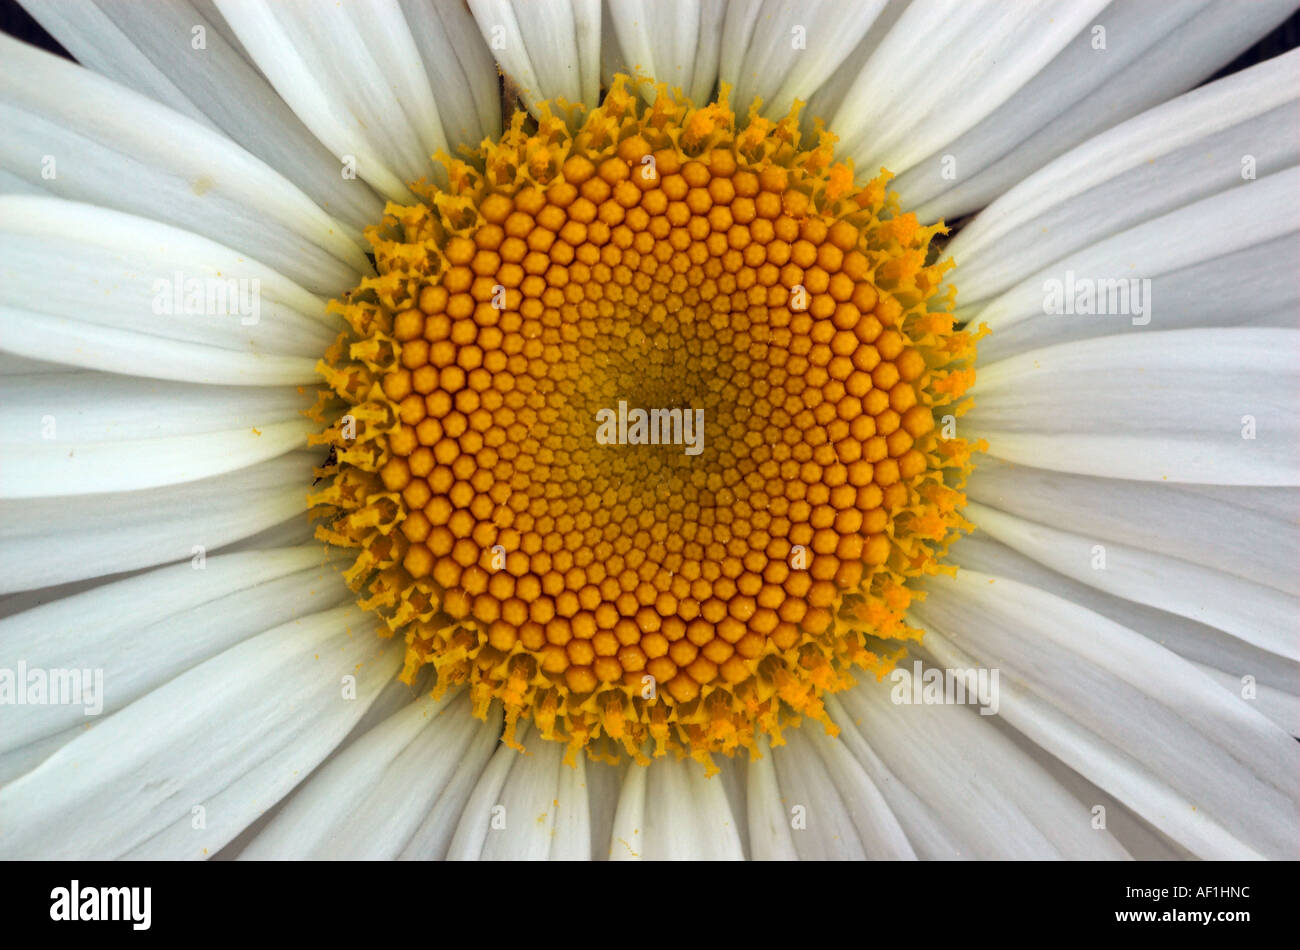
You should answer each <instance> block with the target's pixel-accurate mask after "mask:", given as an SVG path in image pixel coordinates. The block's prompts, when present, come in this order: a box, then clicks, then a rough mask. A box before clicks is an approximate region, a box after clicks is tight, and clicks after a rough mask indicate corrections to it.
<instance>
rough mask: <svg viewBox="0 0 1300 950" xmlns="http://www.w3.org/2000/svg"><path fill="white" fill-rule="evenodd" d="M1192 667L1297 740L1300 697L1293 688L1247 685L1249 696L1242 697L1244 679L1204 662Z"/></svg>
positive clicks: (1256, 684) (1299, 719) (1299, 735)
mask: <svg viewBox="0 0 1300 950" xmlns="http://www.w3.org/2000/svg"><path fill="white" fill-rule="evenodd" d="M1192 665H1193V666H1195V667H1196V668H1197V669H1198V670H1200V671H1201V672H1202V673H1204V674H1205V675H1206V676H1208V677H1209V678H1210V679H1212V680H1214V682H1216V683H1218V684H1219V685H1220V686H1222V687H1223V688H1224V689H1226V690H1227V691H1228V693H1229V694H1230V695H1232V696H1235V697H1237V698H1238V699H1239V700H1241V701H1242V702H1243V703H1246V704H1247V705H1248V706H1252V707H1254V708H1256V709H1258V710H1259V712H1260V714H1261V715H1263V716H1265V717H1267V718H1268V719H1269V720H1270V721H1272V722H1274V723H1276V724H1277V725H1278V726H1279V727H1280V728H1281V729H1283V730H1285V731H1286V734H1287V735H1289V736H1293V737H1297V738H1300V696H1298V695H1297V694H1296V691H1295V690H1294V689H1292V690H1289V691H1288V690H1282V689H1274V688H1273V687H1272V686H1265V685H1262V684H1260V683H1254V682H1251V683H1250V684H1249V685H1250V693H1251V695H1243V694H1244V693H1246V692H1247V682H1246V680H1247V678H1246V677H1244V676H1238V675H1237V674H1235V673H1228V672H1226V671H1224V670H1219V669H1215V668H1214V667H1213V666H1206V665H1205V664H1204V663H1193V664H1192Z"/></svg>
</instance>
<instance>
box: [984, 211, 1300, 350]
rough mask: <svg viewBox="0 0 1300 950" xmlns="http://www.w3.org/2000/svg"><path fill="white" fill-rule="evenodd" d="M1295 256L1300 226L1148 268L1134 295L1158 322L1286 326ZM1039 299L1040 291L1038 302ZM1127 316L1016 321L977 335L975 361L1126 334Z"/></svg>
mask: <svg viewBox="0 0 1300 950" xmlns="http://www.w3.org/2000/svg"><path fill="white" fill-rule="evenodd" d="M1297 258H1300V229H1298V230H1295V231H1292V232H1290V233H1289V234H1285V235H1283V236H1281V237H1276V238H1272V239H1271V240H1265V241H1263V242H1262V243H1259V244H1253V245H1251V246H1249V247H1243V248H1241V249H1240V250H1238V251H1232V252H1229V253H1224V254H1219V253H1217V252H1212V256H1209V257H1206V258H1205V259H1204V260H1200V261H1196V262H1194V263H1191V264H1188V265H1187V266H1185V267H1178V268H1177V269H1175V270H1170V271H1165V272H1163V273H1160V274H1156V275H1155V276H1154V277H1151V278H1149V279H1150V281H1151V283H1150V285H1149V288H1148V289H1145V290H1143V291H1142V297H1143V299H1144V300H1147V301H1151V302H1153V303H1152V309H1153V311H1154V313H1155V314H1158V315H1159V318H1160V322H1159V325H1158V327H1159V329H1165V330H1170V329H1179V330H1181V329H1192V328H1197V327H1235V326H1244V327H1291V328H1294V327H1295V326H1296V313H1297V310H1300V273H1298V272H1297V270H1296V267H1295V261H1296V259H1297ZM1119 273H1121V274H1123V273H1125V272H1123V271H1121V272H1119ZM1058 279H1059V278H1058ZM1134 286H1137V287H1139V288H1142V287H1147V286H1148V285H1133V284H1130V285H1129V288H1130V290H1131V289H1132V288H1133V287H1134ZM1039 289H1040V291H1041V290H1042V289H1043V285H1042V284H1040V285H1039ZM1041 301H1042V297H1040V305H1041ZM1155 301H1159V303H1158V304H1155V303H1154V302H1155ZM1107 309H1110V308H1109V303H1108V304H1107ZM1118 309H1120V310H1121V311H1122V310H1123V309H1124V308H1123V307H1120V308H1118ZM1133 320H1134V316H1133V315H1132V314H1131V313H1123V312H1118V313H1106V314H1094V315H1092V316H1082V315H1081V316H1075V317H1070V316H1053V317H1049V318H1046V319H1026V320H1020V321H1018V322H1016V323H1013V324H1011V325H1010V326H1003V327H1002V328H1000V329H999V330H998V331H997V332H996V333H994V334H993V335H992V336H989V337H986V338H985V339H984V340H982V341H981V342H980V360H981V361H982V362H983V363H984V364H988V363H992V362H996V361H997V360H1002V359H1006V358H1007V357H1008V356H1015V355H1018V354H1020V353H1024V352H1026V351H1028V350H1035V349H1039V348H1041V347H1044V346H1051V345H1053V344H1057V343H1065V342H1068V341H1070V340H1082V339H1087V338H1090V337H1098V336H1113V335H1115V334H1121V333H1134V332H1137V331H1135V330H1134V328H1133Z"/></svg>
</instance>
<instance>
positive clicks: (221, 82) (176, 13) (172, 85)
mask: <svg viewBox="0 0 1300 950" xmlns="http://www.w3.org/2000/svg"><path fill="white" fill-rule="evenodd" d="M27 8H28V10H29V11H30V12H31V14H32V15H33V16H34V17H35V18H36V20H37V21H39V22H40V24H41V26H43V27H44V28H45V29H46V30H47V31H48V32H49V33H50V34H51V35H52V36H53V37H54V38H55V39H56V40H58V41H59V44H60V45H61V46H63V48H64V49H66V50H68V52H70V53H71V54H72V55H73V56H74V57H75V58H76V60H77V62H79V63H81V64H82V65H83V66H88V67H89V68H91V69H93V70H95V72H97V73H100V74H101V75H104V76H107V77H108V78H109V79H112V80H114V81H115V82H119V83H121V84H122V85H124V86H129V87H130V88H132V89H134V90H136V91H137V92H140V93H143V94H144V95H146V96H149V97H150V98H152V99H156V100H157V101H159V102H161V103H163V104H164V105H166V106H169V107H170V108H172V109H175V110H176V111H177V112H179V113H181V114H183V115H186V116H188V117H189V118H191V119H195V120H197V121H199V122H203V123H206V124H208V125H210V126H212V127H213V128H214V129H215V130H218V131H220V132H223V133H224V134H225V135H227V136H229V137H230V138H231V139H233V140H234V141H236V142H238V143H239V144H240V145H242V146H243V147H244V148H246V149H248V151H250V152H252V153H253V154H254V155H256V156H257V157H258V158H260V159H261V160H262V161H264V162H266V164H268V165H270V166H271V167H272V168H274V169H275V170H276V171H278V172H279V173H280V174H282V175H284V176H285V178H287V179H289V180H290V181H292V182H293V183H294V184H295V185H297V186H298V187H299V188H301V189H302V190H303V191H304V192H306V193H307V195H308V197H310V198H311V199H312V200H313V201H314V202H316V204H318V205H319V206H320V207H321V208H323V209H324V210H325V211H327V212H329V213H330V214H332V215H334V216H335V217H336V218H338V219H339V220H341V221H345V222H347V224H348V225H349V226H350V227H351V228H352V229H353V231H354V232H355V233H357V234H360V232H361V230H362V228H364V227H366V226H367V225H370V224H374V223H375V222H376V221H378V220H379V218H380V215H381V214H382V213H383V210H384V208H383V203H382V202H381V201H380V200H379V198H378V197H377V196H376V195H375V193H374V192H372V191H371V190H370V189H369V188H367V187H365V185H364V184H361V183H360V182H358V181H355V180H352V181H349V180H346V179H344V178H343V176H341V175H340V174H339V163H338V161H337V159H335V158H334V156H332V155H330V153H329V152H328V151H327V150H326V149H325V147H324V146H323V145H321V143H320V142H318V141H316V138H315V137H314V136H313V135H312V134H311V133H310V132H309V131H307V128H306V127H305V126H304V125H303V124H302V123H301V122H300V121H298V118H297V116H295V115H294V114H293V112H292V111H291V110H290V109H289V107H288V106H287V105H285V104H284V102H283V100H281V99H280V97H279V96H278V95H276V93H275V90H274V89H272V88H271V86H270V84H269V83H268V82H267V81H266V80H265V79H264V78H263V77H262V75H261V73H259V72H258V71H257V70H256V69H255V68H254V67H253V65H252V64H251V63H250V62H248V60H247V59H245V58H244V55H243V53H242V52H241V51H240V50H239V49H238V48H237V47H236V45H235V44H233V43H232V42H231V41H230V40H229V39H227V37H226V31H225V29H224V27H225V24H224V23H222V22H221V21H220V18H219V17H217V18H216V22H214V21H213V20H211V19H209V18H208V17H207V16H205V14H204V11H203V10H200V9H199V8H198V7H196V6H195V5H194V4H193V3H190V2H188V0H169V2H168V3H165V4H157V5H154V6H150V7H145V6H143V5H141V4H139V3H134V2H132V0H101V2H99V3H98V4H96V3H90V2H81V3H69V2H66V0H53V2H50V0H35V2H28V4H27ZM214 16H215V13H214ZM196 44H201V45H200V46H196Z"/></svg>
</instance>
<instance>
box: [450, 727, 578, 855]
mask: <svg viewBox="0 0 1300 950" xmlns="http://www.w3.org/2000/svg"><path fill="white" fill-rule="evenodd" d="M515 737H516V739H517V740H520V741H522V743H523V746H524V751H523V752H520V751H518V750H516V749H512V748H510V747H509V746H505V745H501V746H499V747H498V748H497V751H496V754H495V755H494V756H493V759H492V762H491V764H490V765H489V766H488V767H487V769H485V770H484V771H483V773H482V775H481V777H480V780H479V783H478V785H477V786H476V787H475V789H474V791H473V794H472V795H471V796H470V799H469V803H468V804H467V805H466V806H465V811H464V813H463V814H462V815H461V817H460V821H459V823H458V826H457V828H456V834H455V837H454V838H453V839H452V842H451V848H450V850H449V852H448V855H447V856H448V857H449V858H453V859H457V860H465V859H470V860H474V859H480V858H481V859H484V860H490V861H499V860H527V861H540V860H546V859H548V858H550V859H553V860H569V861H572V860H583V861H586V860H590V859H591V857H592V841H591V819H590V815H591V811H590V807H589V805H588V803H587V788H586V761H585V756H583V755H581V754H579V755H578V756H577V757H576V758H575V760H574V764H573V765H568V764H566V763H565V762H564V761H563V760H564V756H565V748H566V747H565V745H564V744H563V743H560V742H554V741H551V740H547V739H543V738H542V737H541V734H540V733H538V732H537V731H536V730H533V729H528V730H527V731H526V732H525V730H524V728H523V723H521V724H520V728H519V729H518V730H517V731H516V736H515Z"/></svg>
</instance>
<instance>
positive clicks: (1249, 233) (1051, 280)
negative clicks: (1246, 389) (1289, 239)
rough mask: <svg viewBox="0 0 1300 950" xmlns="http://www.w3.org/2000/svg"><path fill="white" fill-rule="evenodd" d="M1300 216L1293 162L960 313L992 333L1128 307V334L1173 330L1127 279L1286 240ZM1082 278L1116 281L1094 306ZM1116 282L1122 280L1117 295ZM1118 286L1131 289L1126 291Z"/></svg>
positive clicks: (1103, 243) (1299, 180)
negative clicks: (1035, 321)
mask: <svg viewBox="0 0 1300 950" xmlns="http://www.w3.org/2000/svg"><path fill="white" fill-rule="evenodd" d="M1239 160H1240V159H1239V158H1238V161H1239ZM1236 167H1237V168H1240V165H1237V166H1236ZM1297 217H1300V167H1296V166H1291V167H1290V168H1287V169H1286V170H1284V171H1279V172H1277V173H1275V174H1272V175H1268V176H1266V177H1264V178H1261V179H1259V180H1258V181H1253V182H1249V183H1247V184H1246V185H1245V186H1243V187H1240V188H1232V189H1230V190H1228V191H1224V192H1221V193H1219V194H1215V195H1211V196H1210V197H1207V198H1201V199H1198V200H1195V201H1193V202H1191V203H1190V204H1188V205H1186V206H1184V207H1181V208H1178V209H1176V210H1174V211H1170V212H1169V213H1167V214H1163V215H1161V216H1159V217H1156V218H1152V219H1149V220H1147V221H1144V222H1142V223H1140V224H1136V225H1134V226H1133V227H1130V228H1128V229H1127V230H1124V231H1121V232H1119V233H1118V234H1113V235H1111V236H1109V237H1106V238H1103V239H1101V240H1100V241H1098V242H1097V243H1095V244H1092V245H1090V246H1088V247H1085V248H1082V249H1080V250H1077V251H1075V252H1073V253H1071V254H1068V255H1066V256H1065V257H1063V258H1061V259H1059V260H1056V261H1054V262H1053V263H1052V264H1050V265H1049V266H1047V267H1044V268H1042V269H1040V270H1038V271H1036V272H1034V273H1033V274H1032V275H1030V276H1028V277H1025V278H1023V279H1022V280H1020V282H1019V283H1017V284H1016V285H1015V286H1014V287H1012V288H1010V289H1009V290H1007V291H1006V292H1005V293H1003V294H1001V295H1000V296H998V297H997V298H995V299H994V300H992V301H991V302H989V303H988V304H987V306H982V307H973V308H970V309H969V310H966V309H961V310H960V312H959V313H958V316H959V317H960V318H961V319H964V320H966V319H974V320H975V321H977V323H984V324H987V325H988V326H989V328H990V329H991V330H993V332H994V334H995V336H996V334H997V333H998V331H1000V330H1003V329H1005V328H1007V327H1012V326H1015V325H1016V324H1018V323H1021V322H1023V321H1030V320H1037V321H1046V322H1047V323H1049V324H1053V325H1068V324H1070V323H1073V322H1076V321H1084V322H1087V321H1089V320H1092V319H1093V314H1094V313H1096V311H1098V310H1103V311H1105V312H1106V313H1108V314H1113V313H1116V312H1120V313H1122V312H1125V311H1127V312H1128V313H1129V314H1131V317H1130V323H1131V324H1132V326H1133V327H1138V328H1143V329H1139V330H1137V331H1133V330H1132V329H1129V332H1138V333H1149V332H1152V331H1154V330H1160V329H1170V328H1171V327H1176V326H1177V314H1176V313H1175V314H1166V313H1165V311H1164V310H1163V307H1162V304H1161V301H1160V300H1157V299H1154V298H1153V296H1152V294H1151V293H1150V291H1148V290H1146V288H1145V286H1144V285H1142V284H1137V285H1133V284H1132V283H1130V281H1142V280H1149V279H1151V278H1154V277H1158V276H1160V275H1162V274H1168V273H1170V272H1172V271H1177V270H1182V269H1184V268H1188V267H1192V266H1195V265H1197V264H1201V263H1204V262H1206V261H1209V260H1212V259H1214V258H1216V257H1222V256H1224V255H1226V254H1234V253H1237V252H1239V251H1241V250H1244V249H1246V248H1253V247H1257V246H1259V245H1263V244H1267V243H1269V242H1271V241H1274V240H1277V239H1280V238H1283V237H1285V236H1287V235H1290V234H1293V233H1294V232H1295V231H1296V228H1297V225H1296V218H1297ZM1084 281H1111V282H1112V284H1101V285H1100V287H1101V290H1100V291H1099V292H1098V293H1097V294H1096V295H1095V303H1093V304H1090V303H1089V302H1088V299H1087V296H1086V295H1085V294H1083V293H1081V292H1080V291H1081V288H1085V289H1086V288H1088V287H1090V286H1096V285H1090V284H1086V283H1084ZM1112 285H1117V286H1116V289H1115V291H1114V293H1112V291H1111V289H1110V288H1111V286H1112ZM1120 290H1124V291H1127V293H1126V294H1125V295H1124V296H1122V297H1121V296H1119V291H1120ZM1138 294H1140V295H1141V296H1140V297H1139V296H1136V295H1138ZM1112 298H1113V302H1112ZM1126 298H1127V303H1126V302H1125V301H1126ZM1090 311H1091V312H1090ZM1167 318H1168V319H1167Z"/></svg>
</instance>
